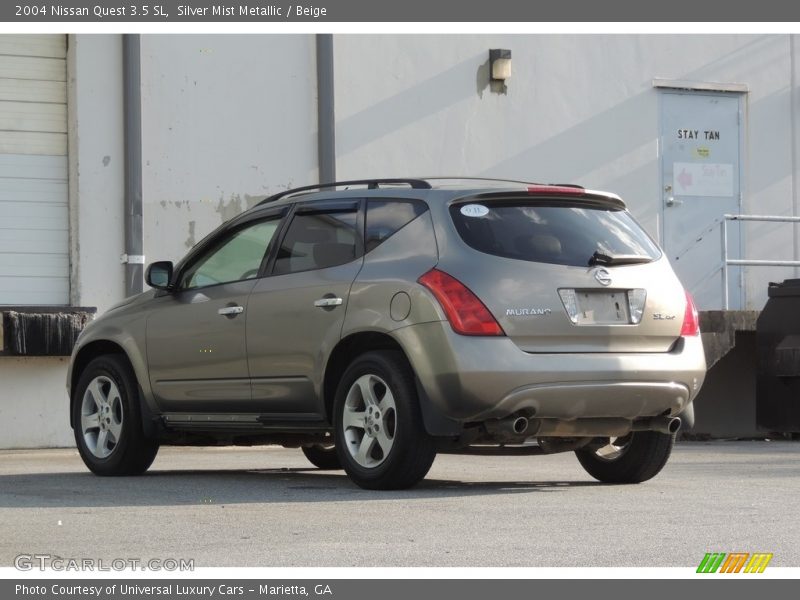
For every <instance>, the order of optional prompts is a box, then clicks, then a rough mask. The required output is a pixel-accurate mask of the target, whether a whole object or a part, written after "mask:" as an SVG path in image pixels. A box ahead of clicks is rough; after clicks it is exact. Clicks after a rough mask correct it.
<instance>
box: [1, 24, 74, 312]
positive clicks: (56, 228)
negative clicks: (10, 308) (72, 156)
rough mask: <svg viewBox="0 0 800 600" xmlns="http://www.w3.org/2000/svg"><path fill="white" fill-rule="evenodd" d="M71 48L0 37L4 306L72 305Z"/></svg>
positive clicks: (43, 38) (40, 39) (38, 39)
mask: <svg viewBox="0 0 800 600" xmlns="http://www.w3.org/2000/svg"><path fill="white" fill-rule="evenodd" d="M66 52H67V41H66V36H63V35H0V305H2V304H6V305H9V304H11V305H18V306H19V305H30V304H51V305H58V304H69V221H68V212H67V210H68V209H67V84H66V80H67V66H66Z"/></svg>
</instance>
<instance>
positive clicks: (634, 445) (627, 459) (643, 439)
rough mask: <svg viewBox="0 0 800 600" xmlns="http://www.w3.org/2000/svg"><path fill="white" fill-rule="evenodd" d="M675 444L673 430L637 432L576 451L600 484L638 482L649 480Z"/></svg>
mask: <svg viewBox="0 0 800 600" xmlns="http://www.w3.org/2000/svg"><path fill="white" fill-rule="evenodd" d="M674 444H675V434H674V433H658V432H656V431H636V432H631V433H629V434H628V435H626V436H624V437H620V438H610V439H609V441H608V444H605V445H603V446H601V447H599V448H598V447H597V445H593V446H590V447H585V448H581V449H580V450H576V451H575V455H576V456H577V457H578V461H579V462H580V463H581V466H582V467H583V468H584V469H585V470H586V472H587V473H589V475H591V476H592V477H594V478H595V479H597V480H598V481H602V482H603V483H641V482H643V481H647V480H648V479H652V478H653V477H655V476H656V475H658V473H659V472H660V471H661V469H663V468H664V465H666V464H667V460H669V456H670V454H671V453H672V446H673V445H674Z"/></svg>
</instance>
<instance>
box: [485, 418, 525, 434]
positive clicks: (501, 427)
mask: <svg viewBox="0 0 800 600" xmlns="http://www.w3.org/2000/svg"><path fill="white" fill-rule="evenodd" d="M484 425H485V427H486V431H487V432H488V433H490V434H492V435H499V436H503V437H514V436H520V435H523V434H524V433H525V432H526V431H528V419H527V417H520V416H511V417H506V418H505V419H497V420H495V421H487V422H486V423H485V424H484Z"/></svg>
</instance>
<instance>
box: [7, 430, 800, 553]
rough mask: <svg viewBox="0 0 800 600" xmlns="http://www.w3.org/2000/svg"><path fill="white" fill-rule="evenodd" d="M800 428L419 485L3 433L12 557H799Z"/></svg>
mask: <svg viewBox="0 0 800 600" xmlns="http://www.w3.org/2000/svg"><path fill="white" fill-rule="evenodd" d="M799 514H800V443H798V442H763V441H762V442H726V441H715V442H684V443H680V444H678V445H677V446H676V448H675V451H674V454H673V457H672V459H671V461H670V463H669V464H668V465H667V467H666V468H665V469H664V471H662V473H661V474H660V475H659V476H658V477H656V478H655V479H653V480H651V481H649V482H647V483H643V484H639V485H630V486H622V485H602V484H599V483H597V482H595V481H594V480H593V479H592V478H591V477H589V476H588V475H587V474H586V473H585V472H584V471H583V469H581V467H580V466H579V464H578V462H577V460H576V459H575V457H574V455H573V454H571V453H568V454H558V455H552V456H543V457H473V456H453V455H442V456H439V457H437V459H436V462H435V463H434V466H433V468H432V470H431V472H430V473H429V474H428V478H427V479H426V480H425V481H424V482H422V483H421V484H420V485H418V486H417V487H415V488H413V489H411V490H406V491H400V492H372V491H365V490H361V489H359V488H358V487H356V486H355V485H353V484H352V483H351V482H350V481H349V480H348V479H347V477H346V476H345V475H344V473H343V472H342V471H327V472H325V471H319V470H317V469H315V468H313V467H312V466H311V465H310V464H309V463H308V462H307V461H306V460H305V458H304V457H303V455H302V453H301V452H300V451H299V450H293V449H283V448H271V447H265V448H199V449H195V448H163V449H162V450H161V452H160V453H159V456H158V458H157V459H156V462H155V463H154V464H153V467H152V468H151V470H150V471H149V472H148V473H147V474H146V475H144V476H141V477H124V478H101V477H96V476H94V475H92V474H90V473H89V472H88V471H87V470H86V469H85V468H84V466H83V463H82V462H81V460H80V458H79V456H78V453H77V451H75V450H69V449H61V450H17V451H0V566H12V564H13V562H14V557H15V556H17V555H19V554H36V553H46V554H50V555H58V556H61V557H65V558H94V559H103V560H107V561H110V560H112V559H116V558H123V559H125V558H136V559H140V560H148V559H151V558H157V559H162V560H163V559H165V558H177V559H181V558H183V559H194V561H195V566H196V567H216V566H240V567H247V566H355V567H369V566H462V567H463V566H467V567H469V566H586V567H599V566H621V567H688V566H696V565H697V564H698V563H699V562H700V560H701V559H702V558H703V555H704V554H705V553H706V552H712V551H715V552H734V551H740V552H772V553H773V554H774V558H773V561H772V563H771V566H784V567H798V566H800V519H799V518H798V515H799Z"/></svg>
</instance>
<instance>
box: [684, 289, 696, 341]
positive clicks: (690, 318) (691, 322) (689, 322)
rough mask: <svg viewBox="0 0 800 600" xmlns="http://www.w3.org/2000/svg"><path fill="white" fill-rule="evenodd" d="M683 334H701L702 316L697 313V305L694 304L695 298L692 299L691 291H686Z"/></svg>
mask: <svg viewBox="0 0 800 600" xmlns="http://www.w3.org/2000/svg"><path fill="white" fill-rule="evenodd" d="M681 335H682V336H684V335H686V336H694V335H700V318H699V317H698V315H697V307H696V306H695V305H694V300H692V296H691V295H690V294H689V292H686V310H685V311H684V313H683V325H682V326H681Z"/></svg>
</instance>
